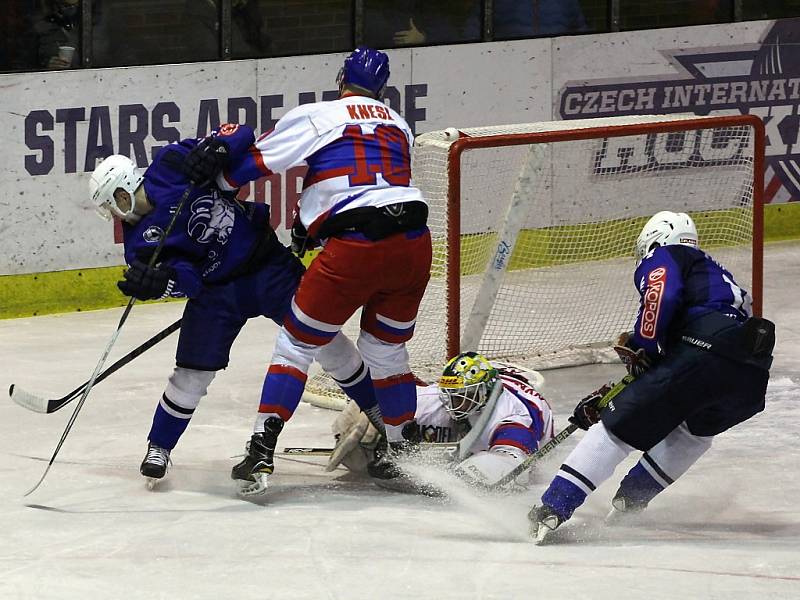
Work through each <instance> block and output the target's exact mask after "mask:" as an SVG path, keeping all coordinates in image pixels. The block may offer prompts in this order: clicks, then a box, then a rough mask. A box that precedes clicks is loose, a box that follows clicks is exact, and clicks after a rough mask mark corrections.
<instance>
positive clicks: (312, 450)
mask: <svg viewBox="0 0 800 600" xmlns="http://www.w3.org/2000/svg"><path fill="white" fill-rule="evenodd" d="M282 454H294V455H298V454H299V455H302V456H330V455H331V454H333V448H316V447H297V448H284V449H283V452H282Z"/></svg>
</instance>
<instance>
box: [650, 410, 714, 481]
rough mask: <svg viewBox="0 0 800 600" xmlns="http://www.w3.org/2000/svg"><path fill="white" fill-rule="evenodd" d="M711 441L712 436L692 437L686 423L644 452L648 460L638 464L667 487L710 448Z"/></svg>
mask: <svg viewBox="0 0 800 600" xmlns="http://www.w3.org/2000/svg"><path fill="white" fill-rule="evenodd" d="M713 441H714V437H713V436H710V437H704V436H699V435H693V434H692V433H690V432H689V428H688V427H687V426H686V423H681V424H680V425H679V426H678V427H676V428H675V429H673V430H672V431H671V432H670V434H669V435H668V436H667V437H665V438H664V439H663V440H661V441H660V442H659V443H658V444H656V445H655V446H653V447H652V448H651V449H650V450H648V451H647V452H646V457H649V459H650V460H647V459H646V458H643V459H642V460H641V461H639V462H640V464H641V465H642V467H643V468H644V469H645V470H646V471H647V472H648V473H650V475H651V476H652V477H653V479H655V480H656V481H657V482H658V483H660V484H661V485H662V486H664V487H667V486H668V485H669V484H671V483H672V482H674V481H675V480H676V479H678V477H680V476H681V475H683V474H684V473H686V471H688V470H689V468H690V467H691V466H692V465H693V464H694V463H696V462H697V461H698V459H699V458H700V457H701V456H703V454H705V453H706V451H707V450H708V449H709V448H711V443H712V442H713Z"/></svg>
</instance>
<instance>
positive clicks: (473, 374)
mask: <svg viewBox="0 0 800 600" xmlns="http://www.w3.org/2000/svg"><path fill="white" fill-rule="evenodd" d="M496 385H502V384H501V383H500V380H499V377H498V372H497V369H495V368H494V367H493V366H492V365H491V363H490V362H489V361H488V360H487V359H486V358H485V357H483V356H481V355H480V354H478V353H476V352H462V353H461V354H459V355H458V356H456V357H455V358H452V359H450V362H448V363H447V364H446V365H445V367H444V371H443V372H442V376H441V377H440V378H439V401H440V402H441V403H442V404H443V405H444V408H445V410H446V411H447V412H448V413H450V416H451V417H453V419H455V420H456V421H461V420H463V419H466V418H467V417H469V416H470V415H473V414H475V413H477V412H478V411H480V409H481V408H483V407H484V405H485V404H486V401H487V400H488V399H489V396H490V394H491V393H492V390H493V389H494V387H495V386H496Z"/></svg>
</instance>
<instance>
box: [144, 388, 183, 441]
mask: <svg viewBox="0 0 800 600" xmlns="http://www.w3.org/2000/svg"><path fill="white" fill-rule="evenodd" d="M193 414H194V409H191V408H183V407H181V406H178V405H177V404H175V403H174V402H172V401H171V400H170V399H169V398H167V396H166V394H164V395H162V396H161V400H160V401H159V403H158V406H157V407H156V412H155V414H154V415H153V425H152V426H151V427H150V433H149V434H148V435H147V439H148V440H150V442H152V443H153V444H155V445H156V446H160V447H161V448H165V449H167V450H172V449H173V448H174V447H175V445H176V444H177V443H178V440H179V439H180V437H181V435H183V432H184V431H186V427H187V426H188V425H189V421H190V420H191V418H192V415H193Z"/></svg>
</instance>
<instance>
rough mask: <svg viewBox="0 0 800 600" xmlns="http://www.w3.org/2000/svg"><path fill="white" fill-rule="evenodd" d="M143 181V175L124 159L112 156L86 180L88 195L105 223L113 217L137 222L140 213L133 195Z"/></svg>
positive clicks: (118, 155)
mask: <svg viewBox="0 0 800 600" xmlns="http://www.w3.org/2000/svg"><path fill="white" fill-rule="evenodd" d="M142 181H144V175H142V173H141V172H140V171H139V169H137V168H136V165H135V164H134V162H133V161H132V160H131V159H130V158H128V157H127V156H122V155H121V154H113V155H112V156H109V157H108V158H106V159H105V160H103V162H101V163H100V164H99V165H98V166H97V168H96V169H95V170H94V172H93V173H92V177H91V179H89V193H90V194H91V195H92V203H93V204H94V205H95V210H96V211H97V214H99V215H100V216H101V217H103V218H104V219H107V220H111V217H112V216H113V217H119V218H120V219H123V220H125V221H129V222H130V221H133V222H135V221H138V220H139V218H140V214H141V213H137V212H136V210H135V208H136V195H135V194H136V190H137V188H138V187H139V186H140V185H142ZM122 192H127V195H126V194H124V193H122Z"/></svg>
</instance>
